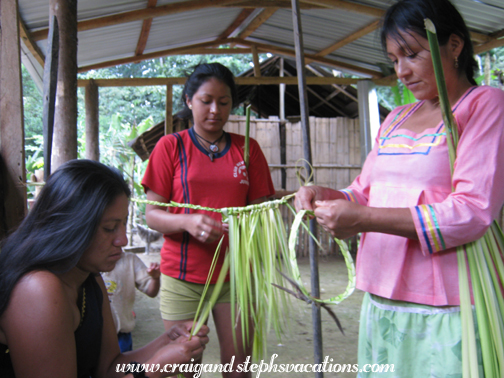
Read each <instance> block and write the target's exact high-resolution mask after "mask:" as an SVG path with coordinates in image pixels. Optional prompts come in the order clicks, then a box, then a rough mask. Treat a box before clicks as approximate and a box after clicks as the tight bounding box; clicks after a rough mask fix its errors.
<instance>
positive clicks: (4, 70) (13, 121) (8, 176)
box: [0, 0, 26, 238]
mask: <svg viewBox="0 0 504 378" xmlns="http://www.w3.org/2000/svg"><path fill="white" fill-rule="evenodd" d="M0 24H1V25H2V28H1V31H0V32H1V34H0V41H1V42H0V83H1V86H0V153H1V156H0V192H1V195H0V202H1V204H0V238H2V237H3V236H5V234H6V232H7V231H11V230H12V229H14V228H16V227H17V226H18V225H19V223H20V222H21V221H22V219H23V218H24V216H25V214H26V186H25V182H26V172H25V152H24V119H23V93H22V84H21V55H20V46H19V23H18V12H17V1H5V0H4V1H1V2H0Z"/></svg>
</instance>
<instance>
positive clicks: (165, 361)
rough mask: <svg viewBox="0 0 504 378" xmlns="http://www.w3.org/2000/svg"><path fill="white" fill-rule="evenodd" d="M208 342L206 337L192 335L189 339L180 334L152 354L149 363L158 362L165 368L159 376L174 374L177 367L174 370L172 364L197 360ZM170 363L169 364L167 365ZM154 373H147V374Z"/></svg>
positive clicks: (176, 371)
mask: <svg viewBox="0 0 504 378" xmlns="http://www.w3.org/2000/svg"><path fill="white" fill-rule="evenodd" d="M207 343H208V337H206V336H203V337H200V336H193V337H192V338H191V340H189V339H188V338H187V337H186V336H180V337H178V338H177V340H176V341H175V342H173V343H170V344H167V345H165V346H164V347H162V348H161V349H159V350H158V351H157V352H156V354H155V355H154V356H153V358H152V359H150V361H148V363H149V364H156V365H157V364H159V366H160V367H161V368H164V369H166V371H165V372H164V373H162V374H161V372H160V371H157V372H156V374H157V373H159V374H160V375H159V376H160V377H161V376H162V377H165V376H167V375H175V374H177V373H178V368H177V369H175V370H174V365H175V364H177V365H179V367H180V365H181V364H190V363H192V362H193V361H195V360H199V359H200V358H201V356H202V354H203V351H204V350H205V345H206V344H207ZM167 365H170V366H167ZM156 374H152V373H149V376H151V375H152V376H155V375H156Z"/></svg>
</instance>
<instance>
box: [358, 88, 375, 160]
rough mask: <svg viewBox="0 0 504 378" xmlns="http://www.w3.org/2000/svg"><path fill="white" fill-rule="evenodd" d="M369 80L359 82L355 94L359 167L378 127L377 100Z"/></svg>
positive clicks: (367, 152) (371, 146)
mask: <svg viewBox="0 0 504 378" xmlns="http://www.w3.org/2000/svg"><path fill="white" fill-rule="evenodd" d="M373 88H374V84H373V82H372V81H371V80H359V82H358V83H357V94H358V98H359V126H360V142H361V165H363V164H364V160H366V157H367V155H368V154H369V152H371V149H372V148H373V140H374V137H376V134H377V133H378V129H379V127H380V115H379V109H378V99H377V97H376V91H374V90H373Z"/></svg>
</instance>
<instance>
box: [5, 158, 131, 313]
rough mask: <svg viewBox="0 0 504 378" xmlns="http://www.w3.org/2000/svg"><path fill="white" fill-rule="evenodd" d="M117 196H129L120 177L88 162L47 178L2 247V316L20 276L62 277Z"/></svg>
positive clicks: (72, 164)
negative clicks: (43, 274) (38, 272)
mask: <svg viewBox="0 0 504 378" xmlns="http://www.w3.org/2000/svg"><path fill="white" fill-rule="evenodd" d="M120 194H126V196H128V197H129V196H130V194H131V193H130V190H129V188H128V185H127V184H126V182H125V181H124V179H123V177H122V174H121V173H120V172H119V171H118V170H116V169H113V168H109V167H107V166H106V165H103V164H101V163H98V162H95V161H91V160H71V161H69V162H67V163H65V164H63V165H61V166H60V167H59V169H57V170H56V171H55V172H54V173H53V174H52V175H51V176H50V177H49V179H48V180H47V183H46V184H45V186H44V188H42V190H41V192H40V194H39V196H38V197H37V201H36V203H35V205H34V207H33V208H32V209H31V210H30V212H29V213H28V215H27V217H26V218H25V219H24V220H23V222H22V223H21V225H20V226H19V228H18V229H17V230H16V231H15V232H13V233H12V234H11V235H10V236H9V237H8V238H7V239H5V240H4V242H3V245H2V247H1V251H0V315H2V314H3V312H4V311H5V309H6V308H7V305H8V302H9V298H10V295H11V292H12V290H13V289H14V287H15V285H16V283H17V282H18V280H19V279H20V278H21V277H22V276H23V275H24V274H26V273H28V272H30V271H33V270H37V269H44V270H49V271H51V272H54V273H64V272H67V271H68V270H70V269H71V268H73V267H74V266H76V265H77V263H78V262H79V260H80V258H81V256H82V254H83V253H84V251H86V249H87V248H88V247H89V245H90V243H91V241H92V239H93V236H94V235H95V233H96V230H97V228H98V225H99V223H100V221H101V218H102V216H103V212H104V211H105V209H106V207H107V206H108V205H110V204H111V203H112V202H113V201H114V200H115V199H116V198H117V196H119V195H120Z"/></svg>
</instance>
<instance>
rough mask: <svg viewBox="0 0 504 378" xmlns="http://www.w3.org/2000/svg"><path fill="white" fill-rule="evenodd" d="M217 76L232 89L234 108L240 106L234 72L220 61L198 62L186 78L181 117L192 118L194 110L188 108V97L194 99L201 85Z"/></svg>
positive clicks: (181, 99)
mask: <svg viewBox="0 0 504 378" xmlns="http://www.w3.org/2000/svg"><path fill="white" fill-rule="evenodd" d="M211 78H215V79H217V80H220V81H222V82H223V83H224V84H226V85H227V86H228V87H229V89H230V91H231V103H232V106H233V108H234V107H236V106H238V92H237V90H236V85H235V81H234V77H233V73H232V72H231V71H230V70H229V68H227V67H226V66H223V65H222V64H220V63H202V64H198V65H197V66H196V67H195V68H194V71H193V72H192V73H191V74H190V75H189V77H188V78H187V80H186V83H185V86H184V90H183V91H182V96H181V98H180V101H181V103H182V107H183V109H182V110H181V111H180V112H179V113H178V115H179V116H180V117H181V118H192V111H191V109H189V108H188V106H187V103H186V98H189V99H192V98H193V96H194V94H195V93H196V92H197V91H198V89H199V87H201V85H202V84H204V83H205V82H206V81H207V80H209V79H211Z"/></svg>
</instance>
